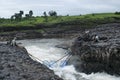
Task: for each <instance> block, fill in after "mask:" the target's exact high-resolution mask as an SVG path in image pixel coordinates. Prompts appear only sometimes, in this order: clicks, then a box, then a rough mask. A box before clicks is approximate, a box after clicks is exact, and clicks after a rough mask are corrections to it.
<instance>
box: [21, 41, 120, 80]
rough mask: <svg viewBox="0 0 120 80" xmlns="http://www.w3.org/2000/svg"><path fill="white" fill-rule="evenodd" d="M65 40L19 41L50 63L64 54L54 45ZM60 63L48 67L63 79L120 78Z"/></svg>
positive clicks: (115, 79)
mask: <svg viewBox="0 0 120 80" xmlns="http://www.w3.org/2000/svg"><path fill="white" fill-rule="evenodd" d="M65 41H66V40H62V39H42V40H23V41H20V42H22V43H23V45H24V46H25V48H26V49H27V51H28V52H29V53H30V54H32V55H33V56H35V57H37V58H39V59H40V60H42V61H43V62H45V61H47V62H48V63H51V62H54V61H56V60H58V59H60V58H61V57H63V56H64V55H65V53H66V50H64V49H61V48H56V47H55V45H58V44H61V43H63V42H65ZM40 62H41V61H40ZM43 62H41V63H43ZM60 63H61V62H58V63H57V64H54V66H52V67H50V69H52V70H54V72H55V74H56V75H58V76H59V77H61V78H63V79H64V80H120V77H116V76H112V75H109V74H107V73H95V74H94V73H92V74H89V75H87V74H85V73H80V72H77V71H76V70H75V68H74V66H73V65H70V66H65V67H60ZM48 67H49V66H48Z"/></svg>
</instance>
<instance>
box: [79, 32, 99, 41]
mask: <svg viewBox="0 0 120 80" xmlns="http://www.w3.org/2000/svg"><path fill="white" fill-rule="evenodd" d="M78 39H79V41H80V40H83V41H94V42H99V36H98V35H97V34H94V35H91V34H90V31H85V32H84V34H83V36H80V37H78Z"/></svg>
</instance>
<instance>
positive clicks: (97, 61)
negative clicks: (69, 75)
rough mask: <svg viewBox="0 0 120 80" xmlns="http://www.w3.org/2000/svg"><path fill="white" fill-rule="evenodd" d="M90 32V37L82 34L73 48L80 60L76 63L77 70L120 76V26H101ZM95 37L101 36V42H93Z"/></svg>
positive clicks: (74, 53) (73, 52)
mask: <svg viewBox="0 0 120 80" xmlns="http://www.w3.org/2000/svg"><path fill="white" fill-rule="evenodd" d="M89 31H90V33H89V34H88V36H85V35H84V33H83V34H81V35H80V36H79V37H78V38H77V39H76V40H75V42H74V44H73V45H72V47H71V50H72V54H73V55H74V56H78V57H79V59H80V60H78V61H76V63H78V64H75V67H76V70H78V71H81V72H85V73H92V72H104V71H105V72H107V73H109V74H116V75H120V24H118V23H111V24H104V25H99V26H97V27H96V28H94V29H89ZM94 35H98V36H99V41H95V40H93V37H94ZM74 60H76V58H74ZM72 61H73V60H72ZM79 61H80V63H79ZM69 63H71V61H69Z"/></svg>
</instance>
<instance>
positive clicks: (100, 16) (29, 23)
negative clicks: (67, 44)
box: [0, 13, 120, 28]
mask: <svg viewBox="0 0 120 80" xmlns="http://www.w3.org/2000/svg"><path fill="white" fill-rule="evenodd" d="M119 18H120V15H117V14H114V13H95V14H94V15H93V14H87V15H81V16H80V15H79V16H58V17H48V21H47V22H45V18H44V17H33V18H30V19H22V20H20V21H15V20H14V21H11V20H10V19H0V28H5V27H18V28H19V27H35V26H36V25H45V26H50V25H55V24H63V25H83V26H93V25H97V24H104V23H112V22H117V21H118V22H120V19H119ZM118 19H119V20H118Z"/></svg>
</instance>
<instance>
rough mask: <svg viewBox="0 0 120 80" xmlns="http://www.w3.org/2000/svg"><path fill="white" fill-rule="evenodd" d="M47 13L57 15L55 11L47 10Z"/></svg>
mask: <svg viewBox="0 0 120 80" xmlns="http://www.w3.org/2000/svg"><path fill="white" fill-rule="evenodd" d="M49 15H50V16H57V12H56V11H49Z"/></svg>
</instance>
